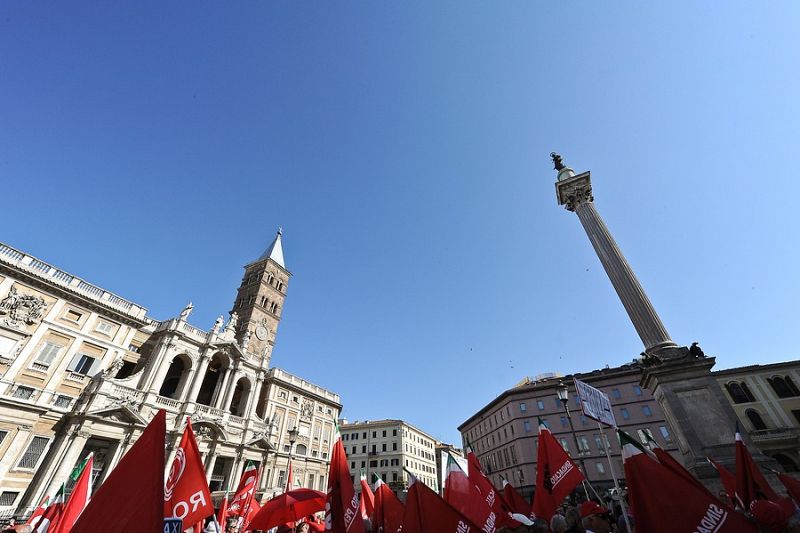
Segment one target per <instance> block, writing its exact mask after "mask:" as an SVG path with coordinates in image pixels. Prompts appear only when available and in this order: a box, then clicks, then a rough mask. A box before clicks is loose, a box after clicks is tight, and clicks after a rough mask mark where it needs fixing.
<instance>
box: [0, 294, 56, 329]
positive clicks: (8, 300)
mask: <svg viewBox="0 0 800 533" xmlns="http://www.w3.org/2000/svg"><path fill="white" fill-rule="evenodd" d="M46 305H47V304H45V301H44V298H42V297H40V296H32V295H29V294H19V293H18V292H17V287H16V286H12V287H11V289H10V290H9V291H8V294H7V295H6V297H5V298H3V299H2V300H0V316H2V315H5V316H6V319H5V320H4V322H5V323H6V324H7V325H9V326H18V325H19V324H20V322H22V323H24V324H27V325H29V326H30V325H31V324H34V323H36V321H37V320H39V319H40V318H42V315H43V314H44V308H45V307H46Z"/></svg>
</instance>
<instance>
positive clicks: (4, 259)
mask: <svg viewBox="0 0 800 533" xmlns="http://www.w3.org/2000/svg"><path fill="white" fill-rule="evenodd" d="M290 277H291V273H290V272H289V271H288V270H287V269H286V266H285V263H284V258H283V248H282V235H281V233H280V231H279V232H278V234H277V235H276V237H275V239H274V241H273V242H272V244H271V245H270V246H269V247H268V248H267V250H265V252H264V253H263V254H262V255H261V256H260V257H258V259H256V260H255V261H253V262H251V263H250V264H248V265H246V266H245V271H244V276H243V278H242V282H241V285H240V286H239V289H238V292H237V296H236V299H235V301H234V305H233V308H232V309H231V311H230V312H229V314H228V318H227V320H226V319H225V318H224V317H223V316H220V317H219V318H218V319H217V320H216V322H215V323H214V325H213V327H212V328H210V329H209V330H204V329H201V328H198V327H195V326H193V325H191V324H190V323H189V318H190V315H191V312H192V305H191V304H189V305H187V306H186V307H185V308H184V309H183V311H182V312H181V313H180V314H179V315H178V316H176V317H174V318H171V319H168V320H164V321H157V320H154V319H152V318H150V317H149V316H147V310H146V309H145V308H144V307H142V306H140V305H138V304H135V303H133V302H130V301H128V300H126V299H124V298H121V297H119V296H117V295H115V294H113V293H111V292H109V291H106V290H105V289H103V288H100V287H97V286H95V285H93V284H91V283H89V282H87V281H85V280H83V279H80V278H78V277H76V276H74V275H72V274H70V273H67V272H64V271H63V270H61V269H59V268H57V267H55V266H52V265H50V264H48V263H46V262H44V261H41V260H39V259H37V258H34V257H32V256H30V255H28V254H26V253H25V252H23V251H20V250H17V249H14V248H12V247H10V246H7V245H4V244H0V512H3V511H5V512H13V511H14V510H15V509H21V508H25V507H31V506H35V505H37V504H38V503H39V502H40V501H41V500H42V498H43V497H44V496H45V495H47V494H53V493H54V491H55V490H56V489H57V487H58V486H59V485H60V484H61V483H63V482H66V481H67V480H68V477H69V473H70V472H71V471H72V469H73V467H74V466H75V464H76V463H78V462H79V461H80V460H81V458H83V457H85V456H86V455H87V454H88V453H89V452H90V451H92V452H94V454H95V455H94V457H95V459H94V472H93V475H94V478H93V482H94V484H95V486H98V485H99V484H100V483H101V482H102V481H103V480H104V479H105V478H107V477H108V475H109V473H110V472H111V471H112V470H113V468H114V466H115V465H116V464H117V463H118V462H119V460H120V458H121V457H122V456H123V455H124V453H125V452H126V451H127V449H128V448H130V446H131V445H132V444H133V443H134V442H135V441H136V439H137V438H138V436H139V435H140V434H141V432H142V430H143V429H144V427H145V425H146V424H147V422H149V421H150V420H151V419H152V417H153V416H154V415H155V413H156V412H157V411H158V410H159V409H165V410H166V411H167V431H168V434H167V443H168V444H167V445H168V448H169V449H168V453H169V454H170V455H169V456H168V457H167V464H169V463H170V462H171V460H172V455H173V454H174V451H175V447H176V446H177V444H178V442H179V441H180V437H181V434H182V433H183V430H184V428H185V426H186V421H187V419H190V420H191V423H192V427H193V429H194V431H195V434H196V436H197V440H198V445H199V448H200V452H201V454H202V456H203V459H204V464H205V467H206V473H207V476H208V480H209V485H210V488H211V490H212V492H213V493H214V494H215V497H221V495H222V494H223V493H224V492H225V491H226V490H235V488H236V487H235V485H236V483H237V482H238V480H239V476H240V474H241V472H242V470H243V469H244V468H245V466H246V464H247V463H248V462H253V463H255V464H256V465H257V466H258V467H259V468H260V470H261V477H260V481H259V495H267V496H271V495H272V494H273V493H277V492H281V491H282V490H284V489H285V483H286V475H287V464H288V458H289V455H290V453H291V454H292V456H293V458H294V459H293V461H292V462H293V467H292V470H293V478H294V481H295V484H296V485H297V486H304V487H309V488H314V489H317V490H325V488H326V486H327V472H328V463H329V457H330V448H331V445H332V438H333V433H334V423H335V420H336V419H337V418H338V416H339V413H340V411H341V407H342V406H341V401H340V398H339V396H338V395H337V394H335V393H333V392H331V391H329V390H326V389H324V388H322V387H319V386H317V385H315V384H313V383H310V382H308V381H307V380H304V379H302V378H301V377H298V376H295V375H292V374H290V373H288V372H286V371H284V370H281V369H279V368H273V367H270V365H269V363H270V359H271V356H272V350H273V348H274V345H275V337H276V333H277V329H278V326H279V324H280V319H281V312H282V309H283V304H284V302H285V299H286V289H287V286H288V283H289V279H290ZM293 428H295V429H297V437H296V439H295V442H294V443H293V444H292V443H290V442H289V430H290V429H293ZM68 488H69V485H68Z"/></svg>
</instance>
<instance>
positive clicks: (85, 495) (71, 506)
mask: <svg viewBox="0 0 800 533" xmlns="http://www.w3.org/2000/svg"><path fill="white" fill-rule="evenodd" d="M93 465H94V454H91V453H90V454H89V457H88V458H87V459H86V461H84V464H83V470H82V471H81V473H80V476H79V477H78V481H77V482H76V483H75V487H74V488H73V489H72V493H71V494H70V495H69V499H68V500H67V503H66V505H64V512H63V513H62V516H61V520H60V521H59V522H58V525H57V526H56V528H55V529H53V530H51V531H54V532H55V533H68V532H69V531H70V530H71V529H72V526H74V525H75V522H76V521H77V520H78V517H79V516H80V515H81V513H82V512H83V510H84V509H85V508H86V506H87V505H89V499H90V498H91V497H92V466H93Z"/></svg>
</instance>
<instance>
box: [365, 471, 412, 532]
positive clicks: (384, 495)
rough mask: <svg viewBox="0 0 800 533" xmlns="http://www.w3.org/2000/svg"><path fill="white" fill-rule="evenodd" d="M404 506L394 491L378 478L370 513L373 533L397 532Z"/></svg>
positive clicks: (401, 523)
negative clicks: (371, 512) (372, 508)
mask: <svg viewBox="0 0 800 533" xmlns="http://www.w3.org/2000/svg"><path fill="white" fill-rule="evenodd" d="M404 513H405V508H404V507H403V504H402V502H400V500H398V499H397V496H395V494H394V492H392V490H391V489H390V488H389V487H388V486H387V485H386V483H384V482H383V480H381V479H378V481H377V482H376V483H375V512H374V513H373V514H372V531H374V532H375V533H397V530H398V529H399V528H400V526H402V525H403V514H404Z"/></svg>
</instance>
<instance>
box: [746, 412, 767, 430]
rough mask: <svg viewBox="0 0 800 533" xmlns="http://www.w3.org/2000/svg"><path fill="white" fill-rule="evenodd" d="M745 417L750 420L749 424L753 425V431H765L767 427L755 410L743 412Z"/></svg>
mask: <svg viewBox="0 0 800 533" xmlns="http://www.w3.org/2000/svg"><path fill="white" fill-rule="evenodd" d="M744 414H746V415H747V418H748V419H749V420H750V423H751V424H753V429H755V430H760V429H767V425H766V424H765V423H764V420H762V419H761V415H760V414H758V411H756V410H755V409H748V410H747V411H745V412H744Z"/></svg>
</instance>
